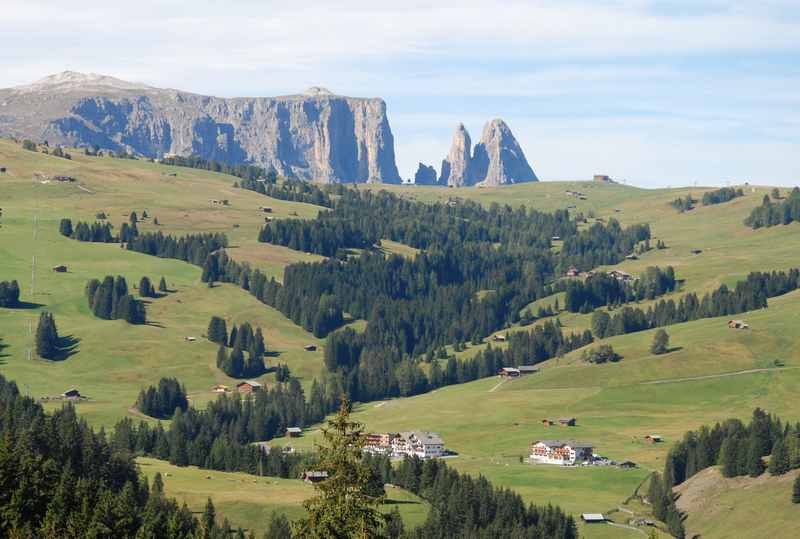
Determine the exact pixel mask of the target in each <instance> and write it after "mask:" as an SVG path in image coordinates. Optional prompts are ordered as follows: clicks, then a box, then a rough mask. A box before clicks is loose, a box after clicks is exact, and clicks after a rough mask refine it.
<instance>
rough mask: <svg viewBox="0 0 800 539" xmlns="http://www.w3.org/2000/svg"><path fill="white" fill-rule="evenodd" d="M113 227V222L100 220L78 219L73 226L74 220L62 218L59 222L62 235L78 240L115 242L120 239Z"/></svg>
mask: <svg viewBox="0 0 800 539" xmlns="http://www.w3.org/2000/svg"><path fill="white" fill-rule="evenodd" d="M112 229H113V227H112V226H111V223H101V222H99V221H95V222H94V223H85V222H83V221H78V223H77V224H76V225H75V226H74V227H73V226H72V220H71V219H67V218H64V219H61V221H60V222H59V224H58V231H59V232H60V233H61V235H62V236H66V237H68V238H72V239H74V240H78V241H89V242H96V243H114V242H116V241H118V239H117V238H116V237H115V236H114V234H113V232H112Z"/></svg>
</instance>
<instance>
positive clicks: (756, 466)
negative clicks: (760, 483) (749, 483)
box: [747, 436, 764, 477]
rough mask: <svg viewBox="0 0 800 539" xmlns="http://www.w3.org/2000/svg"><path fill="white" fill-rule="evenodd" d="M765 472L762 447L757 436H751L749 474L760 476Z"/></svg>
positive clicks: (748, 449) (748, 457) (748, 446)
mask: <svg viewBox="0 0 800 539" xmlns="http://www.w3.org/2000/svg"><path fill="white" fill-rule="evenodd" d="M762 473H764V461H763V460H762V459H761V449H760V447H759V442H758V440H757V439H756V438H755V437H752V436H751V437H750V439H749V440H748V442H747V474H748V475H749V476H750V477H758V476H759V475H761V474H762Z"/></svg>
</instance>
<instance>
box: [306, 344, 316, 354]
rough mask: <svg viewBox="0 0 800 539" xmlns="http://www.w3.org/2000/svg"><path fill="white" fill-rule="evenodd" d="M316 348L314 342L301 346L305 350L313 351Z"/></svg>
mask: <svg viewBox="0 0 800 539" xmlns="http://www.w3.org/2000/svg"><path fill="white" fill-rule="evenodd" d="M316 349H317V345H316V344H307V345H305V346H304V347H303V350H305V351H306V352H314V351H316Z"/></svg>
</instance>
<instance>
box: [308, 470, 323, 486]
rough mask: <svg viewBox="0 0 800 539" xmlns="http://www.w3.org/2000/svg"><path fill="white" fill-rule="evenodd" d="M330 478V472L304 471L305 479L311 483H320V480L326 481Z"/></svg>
mask: <svg viewBox="0 0 800 539" xmlns="http://www.w3.org/2000/svg"><path fill="white" fill-rule="evenodd" d="M327 478H328V472H326V471H306V472H303V481H305V482H306V483H308V484H309V485H311V484H313V483H319V482H320V481H324V480H326V479H327Z"/></svg>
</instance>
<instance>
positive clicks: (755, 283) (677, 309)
mask: <svg viewBox="0 0 800 539" xmlns="http://www.w3.org/2000/svg"><path fill="white" fill-rule="evenodd" d="M798 285H800V269H797V268H794V269H791V270H789V271H788V272H786V271H773V272H752V273H750V274H749V275H748V276H747V279H745V280H744V281H739V282H738V283H736V287H735V288H734V289H733V290H731V289H729V288H728V286H727V285H724V284H723V285H721V286H720V287H719V288H717V289H716V290H714V291H713V292H711V293H708V294H705V295H704V296H703V298H702V299H699V298H698V296H697V294H695V293H690V294H686V295H685V296H683V297H682V298H681V299H680V300H679V301H678V302H677V303H676V302H675V301H674V300H672V299H668V300H663V299H662V300H660V301H658V302H657V303H656V304H655V305H654V306H651V307H648V309H647V310H646V311H645V310H642V309H640V308H638V307H635V308H634V307H627V306H626V307H624V308H623V309H622V310H620V311H618V312H616V313H614V314H613V315H611V314H609V313H607V312H605V311H595V312H594V314H593V315H592V333H593V334H594V336H595V337H596V338H598V339H602V338H605V337H611V336H614V335H624V334H626V333H634V332H637V331H644V330H647V329H652V328H656V327H663V326H668V325H672V324H680V323H683V322H689V321H691V320H699V319H701V318H715V317H717V316H727V315H733V314H739V313H743V312H746V311H753V310H756V309H764V308H766V307H767V298H771V297H775V296H780V295H783V294H786V293H788V292H791V291H793V290H797V288H798Z"/></svg>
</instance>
